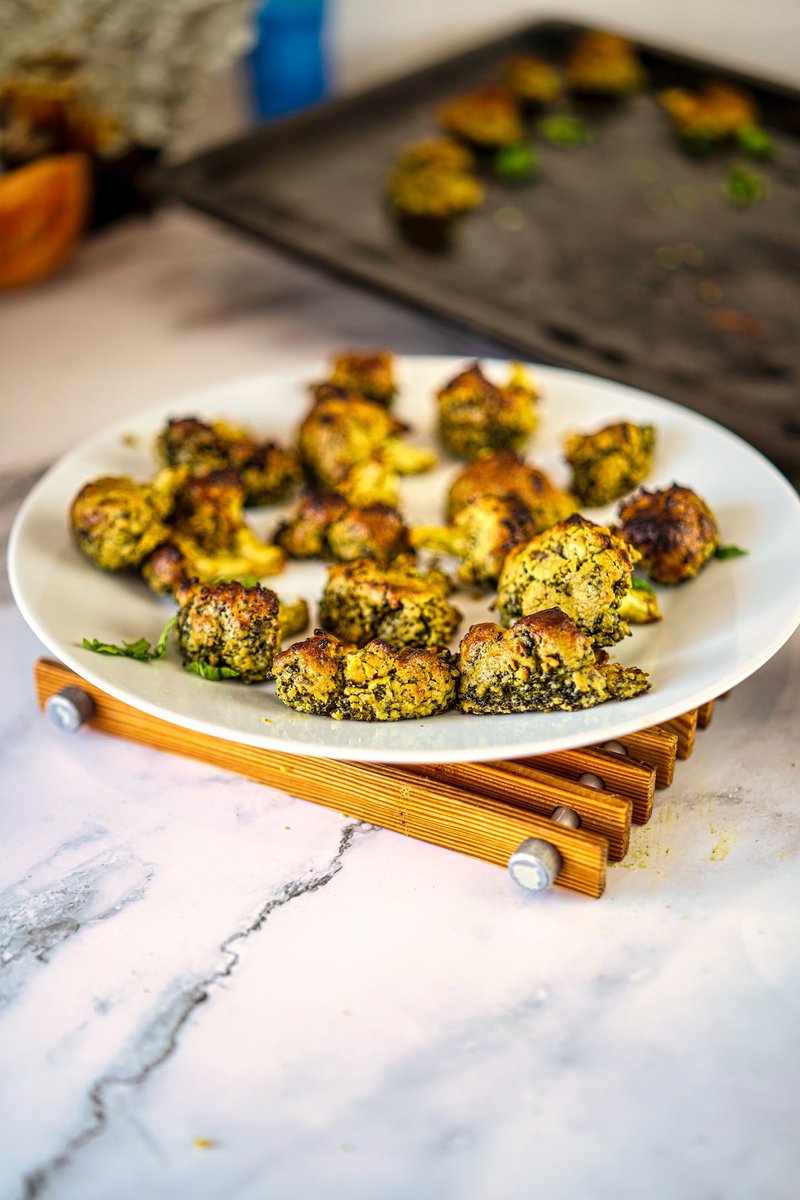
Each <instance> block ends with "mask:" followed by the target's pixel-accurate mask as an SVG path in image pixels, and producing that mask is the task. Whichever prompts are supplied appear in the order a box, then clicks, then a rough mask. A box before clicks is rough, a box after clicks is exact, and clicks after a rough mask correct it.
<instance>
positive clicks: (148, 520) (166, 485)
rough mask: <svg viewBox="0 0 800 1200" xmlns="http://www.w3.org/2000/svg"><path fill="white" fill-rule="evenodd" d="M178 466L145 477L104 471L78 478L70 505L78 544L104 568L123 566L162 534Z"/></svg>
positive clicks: (179, 476)
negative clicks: (77, 488)
mask: <svg viewBox="0 0 800 1200" xmlns="http://www.w3.org/2000/svg"><path fill="white" fill-rule="evenodd" d="M182 478H183V473H182V472H176V471H172V470H166V471H160V472H159V473H158V475H157V476H156V477H155V479H154V480H153V481H152V482H151V483H137V482H136V481H135V480H133V479H129V478H128V477H127V476H125V475H104V476H102V477H101V478H100V479H93V480H91V482H90V483H86V484H84V486H83V487H82V488H81V490H80V491H79V492H78V494H77V496H76V497H75V499H74V500H73V501H72V505H71V507H70V514H69V520H70V526H71V528H72V533H73V536H74V538H75V542H76V544H77V546H78V548H79V549H80V550H81V551H82V552H83V553H84V554H85V555H86V557H87V558H88V559H90V561H91V562H93V563H94V564H95V566H97V567H101V568H102V569H103V570H104V571H127V570H130V569H132V568H135V567H138V566H139V564H140V563H141V561H142V560H143V559H144V558H145V557H146V556H147V555H148V554H150V552H151V551H152V550H154V549H155V548H156V546H157V545H158V544H159V542H161V541H163V540H164V538H165V537H166V536H167V533H168V530H167V528H166V525H165V521H166V520H167V518H168V517H169V514H170V512H171V511H172V507H173V503H174V497H175V489H176V487H177V486H178V485H179V483H180V481H181V480H182Z"/></svg>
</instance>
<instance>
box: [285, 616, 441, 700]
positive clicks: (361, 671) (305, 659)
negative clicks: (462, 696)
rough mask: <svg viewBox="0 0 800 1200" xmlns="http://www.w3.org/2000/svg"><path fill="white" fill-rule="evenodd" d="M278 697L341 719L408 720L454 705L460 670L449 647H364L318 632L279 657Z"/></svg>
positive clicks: (376, 644)
mask: <svg viewBox="0 0 800 1200" xmlns="http://www.w3.org/2000/svg"><path fill="white" fill-rule="evenodd" d="M274 670H275V691H276V695H277V697H278V699H279V700H281V701H283V703H284V704H286V705H288V707H289V708H295V709H297V710H298V711H299V712H303V713H311V714H313V715H314V716H322V715H326V716H329V717H333V718H334V719H335V720H337V721H341V720H348V721H404V720H409V719H412V718H414V717H431V716H434V715H435V714H436V713H442V712H446V711H447V709H448V708H452V707H453V704H454V703H455V698H456V678H457V671H456V668H455V661H454V659H453V656H452V655H451V654H450V652H449V650H446V649H445V648H444V647H443V646H433V647H430V648H427V649H422V648H419V647H414V648H412V647H408V646H407V647H405V648H404V649H402V650H396V649H394V648H393V647H392V646H389V645H387V644H386V642H382V641H378V640H375V641H371V642H369V643H368V644H367V645H366V646H364V647H363V649H361V650H358V649H356V648H355V647H353V646H347V645H343V644H342V642H340V641H339V640H338V638H335V637H334V636H333V635H332V634H330V633H322V632H319V631H318V632H317V633H316V634H315V635H314V636H313V637H310V638H307V639H306V641H304V642H298V643H297V644H296V645H294V646H290V647H289V648H288V650H284V651H283V653H281V654H279V655H278V657H277V658H276V659H275V663H274Z"/></svg>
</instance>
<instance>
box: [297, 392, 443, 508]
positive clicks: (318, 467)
mask: <svg viewBox="0 0 800 1200" xmlns="http://www.w3.org/2000/svg"><path fill="white" fill-rule="evenodd" d="M403 429H404V426H403V425H401V424H400V422H399V421H395V420H394V419H393V418H392V417H391V416H390V415H389V413H388V412H387V411H386V409H385V408H382V407H381V405H380V404H373V403H372V402H371V401H369V400H362V399H361V398H360V397H357V396H351V395H349V394H345V395H344V396H342V395H337V394H330V393H323V398H322V399H320V400H318V401H317V403H316V404H315V405H314V406H313V408H312V409H311V411H310V412H309V414H308V416H307V417H306V418H305V420H304V421H303V423H302V425H301V426H300V437H299V446H300V453H301V455H302V457H303V461H304V462H305V465H306V468H307V470H308V473H309V475H310V476H311V478H312V479H313V481H314V482H315V483H316V484H317V485H318V486H320V487H323V488H331V489H334V490H336V491H339V492H343V493H345V494H347V498H348V499H349V500H350V503H351V504H357V503H365V504H368V503H370V502H371V501H372V500H373V496H372V495H371V496H370V497H369V499H362V498H361V497H362V496H363V493H364V491H365V488H364V486H363V482H362V486H361V487H360V489H359V490H358V496H359V499H355V498H354V490H353V486H352V480H353V475H352V472H353V469H354V468H356V467H366V466H370V467H372V469H373V471H374V472H375V474H376V475H378V474H381V473H382V474H383V475H384V476H385V474H386V472H387V471H388V472H394V473H397V474H400V475H406V474H414V473H416V472H418V471H427V470H429V469H430V468H431V467H432V466H433V465H434V463H435V462H436V456H435V455H434V454H432V453H431V451H429V450H425V449H422V448H419V447H416V446H411V445H409V444H408V443H405V442H403V441H401V439H400V437H399V435H400V433H402V431H403ZM375 464H377V468H376V467H375ZM387 491H388V489H386V488H385V486H384V490H383V495H382V496H381V497H380V498H378V497H374V502H376V503H387V501H386V500H385V499H384V497H385V496H386V495H387Z"/></svg>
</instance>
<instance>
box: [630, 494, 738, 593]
mask: <svg viewBox="0 0 800 1200" xmlns="http://www.w3.org/2000/svg"><path fill="white" fill-rule="evenodd" d="M619 519H620V522H621V526H620V529H619V533H620V534H621V536H622V537H623V538H624V539H625V541H626V542H627V543H628V544H629V545H630V546H632V547H633V548H634V552H635V553H638V554H639V555H640V556H641V560H642V567H643V569H644V570H645V571H646V572H647V574H648V575H649V576H650V578H651V579H654V580H655V581H656V583H683V582H684V580H686V579H692V578H693V577H694V576H695V575H696V574H697V573H698V571H700V570H701V568H702V567H703V566H704V565H705V564H706V563H707V562H708V560H709V559H710V558H712V557H713V555H714V554H715V553H716V550H717V547H718V546H719V530H718V528H717V522H716V519H715V517H714V514H713V512H712V511H711V509H710V508H709V507H708V505H707V504H706V502H705V500H702V499H701V498H700V496H698V495H697V493H696V492H693V491H692V489H691V488H688V487H682V486H681V485H679V484H677V483H674V484H673V485H672V487H669V488H665V489H664V490H662V491H654V492H648V491H647V489H646V488H642V489H641V491H640V492H638V493H637V494H636V495H635V496H632V497H631V498H630V499H629V500H625V501H623V503H622V504H621V505H620V507H619Z"/></svg>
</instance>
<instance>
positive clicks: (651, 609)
mask: <svg viewBox="0 0 800 1200" xmlns="http://www.w3.org/2000/svg"><path fill="white" fill-rule="evenodd" d="M619 614H620V616H621V617H622V619H623V621H627V622H628V624H629V625H651V624H652V623H653V621H660V620H661V609H660V608H659V607H658V596H657V595H656V594H655V592H654V591H653V589H652V588H651V587H650V584H649V583H647V584H646V583H645V581H644V580H643V579H632V580H631V586H630V588H629V589H628V591H627V592H626V593H625V595H624V596H623V598H622V603H621V604H620V606H619Z"/></svg>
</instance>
